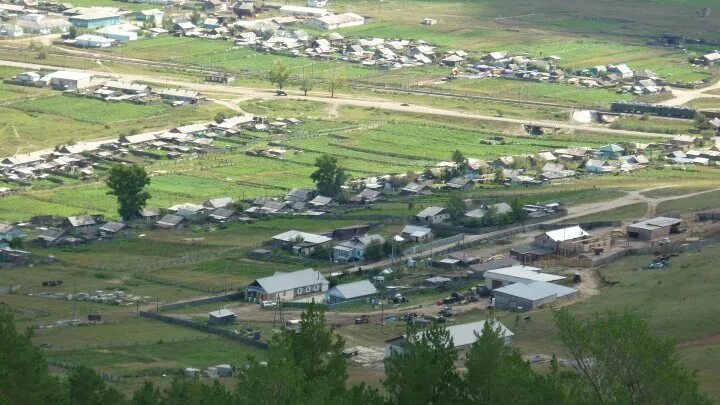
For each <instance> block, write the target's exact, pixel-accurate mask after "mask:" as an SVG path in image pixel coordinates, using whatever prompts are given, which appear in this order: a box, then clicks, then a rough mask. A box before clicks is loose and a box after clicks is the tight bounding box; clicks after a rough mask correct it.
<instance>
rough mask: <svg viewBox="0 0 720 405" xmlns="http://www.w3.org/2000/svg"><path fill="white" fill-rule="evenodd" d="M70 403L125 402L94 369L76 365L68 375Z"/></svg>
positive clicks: (103, 404) (106, 404) (108, 404)
mask: <svg viewBox="0 0 720 405" xmlns="http://www.w3.org/2000/svg"><path fill="white" fill-rule="evenodd" d="M68 385H69V387H70V390H69V391H70V403H71V404H73V405H121V404H127V403H128V402H127V401H126V400H125V398H124V397H123V395H122V394H121V393H120V392H119V391H118V390H116V389H115V388H113V387H108V386H107V384H105V381H104V380H103V379H102V377H100V376H99V375H98V374H97V373H96V372H95V371H93V370H92V369H90V368H88V367H86V366H78V367H76V368H74V369H73V370H72V372H71V373H70V376H69V377H68Z"/></svg>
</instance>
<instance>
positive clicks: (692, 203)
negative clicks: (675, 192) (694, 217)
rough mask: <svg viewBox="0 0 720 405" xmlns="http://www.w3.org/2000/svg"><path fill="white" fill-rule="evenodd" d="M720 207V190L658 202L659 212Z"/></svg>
mask: <svg viewBox="0 0 720 405" xmlns="http://www.w3.org/2000/svg"><path fill="white" fill-rule="evenodd" d="M718 207H720V191H711V192H709V193H704V194H700V195H697V196H694V197H688V198H680V199H677V200H671V201H664V202H661V203H660V204H658V207H657V213H658V214H663V213H668V212H678V211H679V212H690V211H702V210H705V209H710V208H718Z"/></svg>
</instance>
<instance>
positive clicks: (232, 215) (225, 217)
mask: <svg viewBox="0 0 720 405" xmlns="http://www.w3.org/2000/svg"><path fill="white" fill-rule="evenodd" d="M208 219H210V220H211V221H215V222H220V223H224V222H230V221H234V220H236V219H238V215H237V213H236V212H235V210H233V209H230V208H216V209H214V210H212V211H210V213H209V214H208ZM246 219H249V218H246Z"/></svg>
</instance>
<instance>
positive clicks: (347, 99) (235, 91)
mask: <svg viewBox="0 0 720 405" xmlns="http://www.w3.org/2000/svg"><path fill="white" fill-rule="evenodd" d="M0 65H3V66H14V67H22V68H25V69H36V70H39V69H58V70H60V69H63V70H73V69H68V68H62V67H58V66H49V65H41V64H36V63H23V62H14V61H0ZM85 72H89V73H92V74H94V75H96V76H98V77H109V75H108V73H107V72H99V71H92V70H85ZM122 77H123V78H124V79H126V80H131V81H145V82H151V83H156V84H159V85H165V86H176V87H184V88H187V89H192V90H197V91H201V92H206V93H217V94H227V95H230V96H231V97H233V96H242V97H243V98H246V99H248V98H252V99H275V98H276V97H277V96H275V94H274V91H272V90H267V89H255V88H243V87H235V86H225V85H220V84H210V83H193V82H188V81H183V80H177V79H169V78H167V77H160V76H149V75H130V74H124V75H122ZM285 99H296V100H310V101H316V102H320V103H331V104H334V105H335V106H337V107H342V106H350V107H361V108H374V109H379V110H386V111H396V112H402V113H409V114H423V115H436V116H442V117H447V118H460V119H471V120H481V121H490V122H502V123H511V124H518V125H523V124H531V125H537V126H543V127H552V128H559V129H565V130H576V131H590V132H594V133H598V134H609V135H615V136H634V137H645V138H655V139H657V138H672V137H673V136H674V135H668V134H662V133H655V132H638V131H628V130H622V129H613V128H606V127H600V126H593V125H582V124H571V123H565V122H556V121H544V120H527V119H520V118H506V117H496V116H490V115H481V114H472V113H466V112H461V111H453V110H446V109H442V108H437V107H431V106H426V105H416V104H413V105H407V104H406V105H403V104H401V103H399V102H396V101H388V100H386V99H382V98H368V97H357V96H352V97H351V96H344V95H338V96H336V97H335V98H330V97H327V96H319V95H317V94H315V95H309V96H303V95H301V94H300V93H299V92H296V93H293V92H288V96H287V97H286V98H285Z"/></svg>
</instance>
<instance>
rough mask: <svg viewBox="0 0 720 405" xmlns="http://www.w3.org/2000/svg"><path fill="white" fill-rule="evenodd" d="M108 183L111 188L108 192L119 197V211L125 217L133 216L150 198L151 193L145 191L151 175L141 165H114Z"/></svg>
mask: <svg viewBox="0 0 720 405" xmlns="http://www.w3.org/2000/svg"><path fill="white" fill-rule="evenodd" d="M106 184H107V186H108V187H109V188H110V191H108V194H109V195H114V196H115V197H116V198H117V201H118V205H119V208H118V213H119V214H120V216H121V217H122V218H123V219H126V220H127V219H131V218H133V217H134V216H135V213H136V212H137V210H139V209H142V208H143V207H144V206H145V203H146V202H147V200H148V199H150V194H149V193H148V192H147V191H145V186H147V185H148V184H150V177H149V176H148V174H147V172H146V171H145V169H144V168H143V167H141V166H137V165H115V166H113V167H112V168H111V169H110V175H109V177H108V179H107V182H106Z"/></svg>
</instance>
